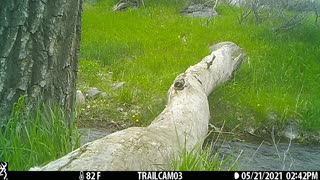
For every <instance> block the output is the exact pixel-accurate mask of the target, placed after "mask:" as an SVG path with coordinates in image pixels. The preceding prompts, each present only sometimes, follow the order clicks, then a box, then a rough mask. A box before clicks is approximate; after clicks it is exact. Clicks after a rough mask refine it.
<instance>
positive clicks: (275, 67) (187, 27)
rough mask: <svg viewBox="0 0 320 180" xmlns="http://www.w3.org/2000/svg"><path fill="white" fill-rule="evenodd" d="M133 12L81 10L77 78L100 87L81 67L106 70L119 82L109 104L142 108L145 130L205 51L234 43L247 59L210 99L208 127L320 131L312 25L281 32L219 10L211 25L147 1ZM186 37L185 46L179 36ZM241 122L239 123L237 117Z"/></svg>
mask: <svg viewBox="0 0 320 180" xmlns="http://www.w3.org/2000/svg"><path fill="white" fill-rule="evenodd" d="M145 3H146V6H145V7H142V8H140V9H138V10H128V11H125V12H112V10H111V7H112V5H113V4H114V2H113V1H99V2H98V3H97V4H96V5H95V6H93V5H91V4H90V3H87V4H86V7H85V11H84V15H83V34H82V44H81V62H80V70H81V72H80V78H81V77H83V76H85V77H87V78H86V80H85V81H86V83H87V85H88V86H95V87H98V88H102V89H103V88H105V85H104V83H103V82H101V81H100V82H99V81H98V80H96V79H95V78H94V77H95V76H94V72H93V71H90V70H88V71H86V70H85V68H86V67H84V66H85V64H87V62H88V61H95V62H98V64H99V65H97V66H98V67H95V68H96V69H98V68H107V69H108V70H110V71H112V73H113V74H112V80H113V81H115V82H119V81H125V82H127V84H126V87H125V88H123V89H121V91H119V92H117V95H116V97H115V102H116V103H120V104H137V105H140V106H142V109H143V112H141V118H142V119H141V125H147V124H149V123H150V122H151V121H152V120H153V118H154V117H155V116H157V115H158V114H159V112H160V111H161V110H162V109H163V108H164V105H165V104H164V103H155V102H157V101H155V100H157V99H165V98H166V91H167V89H168V88H169V86H170V84H171V83H172V82H173V80H174V78H175V77H176V76H177V75H178V74H180V73H182V72H184V71H185V69H186V68H188V67H189V66H191V65H193V64H195V63H197V62H199V61H200V60H201V59H202V58H203V57H204V56H206V55H208V54H209V51H208V46H209V45H211V44H214V43H218V42H221V41H232V42H235V43H236V44H238V45H239V46H240V47H242V48H243V49H244V51H245V52H246V54H247V56H248V59H247V60H246V61H245V62H244V63H243V65H242V66H241V68H240V69H239V70H238V71H237V72H236V74H235V76H234V79H233V80H232V81H231V82H230V83H228V84H227V85H225V86H222V87H220V88H218V89H217V90H216V91H215V92H214V93H213V95H211V96H210V97H209V101H210V107H211V114H212V117H213V121H214V123H219V122H220V123H221V122H223V121H226V128H231V129H232V128H233V127H235V126H238V125H239V124H241V126H242V127H245V126H246V124H250V125H253V126H256V128H259V127H262V126H265V125H266V124H268V118H267V117H268V115H269V114H270V113H273V114H277V115H278V117H279V118H278V119H277V121H275V122H274V123H275V124H277V125H279V126H283V125H284V124H285V122H286V121H287V120H288V119H296V120H298V121H299V122H300V123H301V127H302V128H303V129H304V130H306V131H317V130H319V129H320V122H319V118H318V117H319V116H320V108H319V107H320V94H319V93H318V89H319V88H320V81H319V78H320V68H319V67H320V60H319V57H320V33H318V32H319V30H320V28H319V26H318V25H315V24H313V23H306V24H305V25H303V26H301V27H299V28H297V29H295V30H293V31H290V32H287V33H281V34H275V33H273V32H272V27H269V25H270V24H260V25H256V24H250V23H244V24H242V25H240V24H238V23H237V19H236V16H235V15H234V14H233V12H232V11H231V10H230V9H229V8H228V7H224V6H218V9H217V11H218V13H219V14H220V15H221V16H218V17H215V18H212V19H210V20H208V19H206V18H204V19H201V18H200V19H196V18H195V19H192V18H188V17H182V16H180V15H179V13H178V12H179V10H180V9H181V8H182V7H183V6H184V5H185V3H183V2H181V1H161V2H160V1H146V2H145ZM183 35H185V36H186V38H187V44H186V45H185V44H184V43H183V41H182V39H181V37H182V36H183ZM240 117H241V118H240Z"/></svg>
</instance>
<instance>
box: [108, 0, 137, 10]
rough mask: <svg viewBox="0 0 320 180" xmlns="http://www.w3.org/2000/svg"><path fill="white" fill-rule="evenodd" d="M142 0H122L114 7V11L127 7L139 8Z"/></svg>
mask: <svg viewBox="0 0 320 180" xmlns="http://www.w3.org/2000/svg"><path fill="white" fill-rule="evenodd" d="M139 6H140V1H139V0H120V1H119V2H118V3H117V4H115V5H114V6H113V7H112V10H113V11H124V10H127V8H129V7H132V8H139Z"/></svg>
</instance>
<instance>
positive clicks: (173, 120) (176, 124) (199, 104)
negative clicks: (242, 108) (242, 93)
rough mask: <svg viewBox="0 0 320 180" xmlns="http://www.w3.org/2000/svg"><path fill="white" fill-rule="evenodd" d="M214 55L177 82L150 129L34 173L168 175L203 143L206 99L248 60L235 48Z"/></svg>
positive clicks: (109, 139)
mask: <svg viewBox="0 0 320 180" xmlns="http://www.w3.org/2000/svg"><path fill="white" fill-rule="evenodd" d="M211 50H212V51H213V52H212V53H211V55H209V56H207V57H205V58H204V59H203V60H202V61H201V62H200V63H198V64H196V65H194V66H191V67H190V68H188V69H187V70H186V72H185V73H183V74H180V75H179V76H178V77H177V78H176V80H175V82H174V83H173V84H172V86H171V87H170V89H169V91H168V104H167V106H166V108H165V109H164V110H163V111H162V113H161V114H160V115H159V116H158V117H157V118H156V119H155V120H154V121H153V122H152V123H151V124H150V125H149V126H148V127H132V128H128V129H125V130H122V131H118V132H115V133H113V134H110V135H108V136H106V137H104V138H101V139H98V140H96V141H93V142H91V143H87V144H85V145H84V146H82V147H80V148H79V149H77V150H75V151H73V152H71V153H69V154H67V155H66V156H64V157H62V158H60V159H58V160H56V161H53V162H51V163H49V164H47V165H46V166H44V167H42V168H33V169H31V170H50V171H52V170H72V171H75V170H76V171H79V170H81V171H89V170H90V171H92V170H98V171H103V170H139V171H141V170H168V169H169V168H170V165H171V163H172V160H173V158H174V157H175V156H177V155H179V153H181V152H182V150H183V149H184V148H185V149H186V150H187V151H190V150H192V148H193V147H194V146H195V145H196V144H200V143H201V141H203V140H204V139H205V137H206V135H207V133H208V123H209V118H210V112H209V104H208V100H207V96H208V95H209V94H210V93H211V92H212V91H213V89H214V88H216V87H217V86H219V85H220V84H221V83H223V82H226V81H227V80H229V79H230V78H231V75H232V73H233V72H234V71H235V70H236V69H237V68H238V67H239V65H240V63H241V62H242V60H243V57H244V53H243V52H242V49H241V48H239V47H238V46H237V45H235V44H233V43H231V42H223V43H219V44H216V45H214V46H212V47H211Z"/></svg>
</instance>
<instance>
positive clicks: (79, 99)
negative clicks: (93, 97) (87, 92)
mask: <svg viewBox="0 0 320 180" xmlns="http://www.w3.org/2000/svg"><path fill="white" fill-rule="evenodd" d="M76 103H77V104H85V103H86V98H85V96H84V95H83V93H82V92H81V91H80V90H77V92H76Z"/></svg>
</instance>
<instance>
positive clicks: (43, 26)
mask: <svg viewBox="0 0 320 180" xmlns="http://www.w3.org/2000/svg"><path fill="white" fill-rule="evenodd" d="M81 14H82V0H68V1H67V0H54V1H47V0H41V1H40V0H39V1H31V0H19V1H12V0H1V3H0V123H3V122H5V120H6V117H7V116H8V114H10V110H11V108H12V106H13V104H14V103H15V102H16V101H17V100H18V98H19V97H20V96H22V95H25V94H27V95H28V102H30V103H29V104H28V107H30V108H29V109H31V108H32V106H31V105H32V104H33V103H32V102H31V101H33V102H35V100H36V99H37V98H39V97H43V99H44V100H48V101H51V102H55V103H57V104H59V105H61V106H62V108H63V109H65V111H66V113H65V114H66V116H67V118H68V116H71V115H72V110H73V104H74V99H75V85H76V75H77V73H76V72H77V68H78V54H79V47H80V35H81V34H80V32H81Z"/></svg>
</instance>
